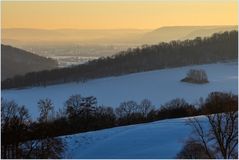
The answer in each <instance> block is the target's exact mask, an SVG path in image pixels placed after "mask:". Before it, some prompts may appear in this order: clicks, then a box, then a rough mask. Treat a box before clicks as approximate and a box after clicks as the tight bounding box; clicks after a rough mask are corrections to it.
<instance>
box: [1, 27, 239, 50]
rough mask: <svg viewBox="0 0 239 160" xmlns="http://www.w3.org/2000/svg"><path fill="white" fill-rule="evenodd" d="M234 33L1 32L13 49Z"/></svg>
mask: <svg viewBox="0 0 239 160" xmlns="http://www.w3.org/2000/svg"><path fill="white" fill-rule="evenodd" d="M231 30H238V26H236V25H234V26H233V25H228V26H216V25H215V26H164V27H160V28H158V29H155V30H145V29H101V30H97V29H31V28H5V29H2V42H4V43H7V44H10V45H14V46H18V45H19V44H36V43H39V42H52V43H59V42H65V43H66V42H68V43H74V42H80V43H90V44H105V43H107V44H118V43H123V44H134V45H135V44H138V45H142V44H156V43H159V42H169V41H171V40H185V39H193V38H195V37H204V36H211V35H212V34H213V33H216V32H225V31H231Z"/></svg>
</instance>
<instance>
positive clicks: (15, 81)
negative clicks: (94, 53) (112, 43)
mask: <svg viewBox="0 0 239 160" xmlns="http://www.w3.org/2000/svg"><path fill="white" fill-rule="evenodd" d="M237 53H238V32H237V31H230V32H224V33H215V34H213V35H212V36H211V37H205V38H200V37H197V38H195V39H193V40H184V41H171V42H169V43H165V42H162V43H159V44H157V45H150V46H149V45H143V46H141V47H137V48H133V49H128V50H127V51H122V52H120V53H118V54H116V55H113V56H108V57H101V58H99V59H96V60H92V61H89V62H87V63H85V64H81V65H78V66H74V67H69V68H60V69H53V70H48V71H47V70H45V71H40V72H31V73H28V74H26V75H24V76H15V77H14V78H10V79H6V80H4V81H2V89H9V88H18V87H30V86H46V85H51V84H58V83H66V82H85V81H87V80H89V79H94V78H99V77H107V76H119V75H124V74H129V73H135V72H142V71H149V70H155V69H163V68H173V67H179V66H185V65H192V64H203V63H214V62H218V61H224V60H230V59H237V56H238V55H237Z"/></svg>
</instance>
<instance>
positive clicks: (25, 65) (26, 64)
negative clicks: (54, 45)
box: [1, 45, 57, 80]
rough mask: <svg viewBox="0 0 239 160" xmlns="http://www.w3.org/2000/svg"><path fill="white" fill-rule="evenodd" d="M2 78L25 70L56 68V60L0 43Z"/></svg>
mask: <svg viewBox="0 0 239 160" xmlns="http://www.w3.org/2000/svg"><path fill="white" fill-rule="evenodd" d="M1 63H2V64H1V65H2V66H1V67H2V73H1V77H2V79H3V80H4V79H6V78H10V77H13V76H16V75H24V74H26V73H27V72H33V71H40V70H46V69H53V68H57V61H55V60H53V59H50V58H45V57H41V56H38V55H36V54H33V53H30V52H27V51H25V50H22V49H18V48H14V47H11V46H7V45H1Z"/></svg>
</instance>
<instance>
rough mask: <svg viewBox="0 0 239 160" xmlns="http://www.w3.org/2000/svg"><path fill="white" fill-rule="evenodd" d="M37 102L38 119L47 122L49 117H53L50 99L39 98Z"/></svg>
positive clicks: (52, 106)
mask: <svg viewBox="0 0 239 160" xmlns="http://www.w3.org/2000/svg"><path fill="white" fill-rule="evenodd" d="M37 104H38V108H39V110H40V117H39V121H44V122H47V121H48V120H49V118H50V117H51V118H53V116H54V115H53V112H54V105H53V103H52V101H51V100H50V99H48V98H46V99H40V100H39V102H38V103H37ZM50 114H51V115H50Z"/></svg>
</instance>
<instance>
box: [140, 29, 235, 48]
mask: <svg viewBox="0 0 239 160" xmlns="http://www.w3.org/2000/svg"><path fill="white" fill-rule="evenodd" d="M232 30H238V26H237V25H225V26H216V25H215V26H165V27H160V28H158V29H155V30H153V31H151V32H148V33H146V34H144V36H143V39H144V43H146V44H157V43H159V42H169V41H171V40H186V39H194V38H196V37H209V36H212V34H213V33H218V32H225V31H232Z"/></svg>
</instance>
